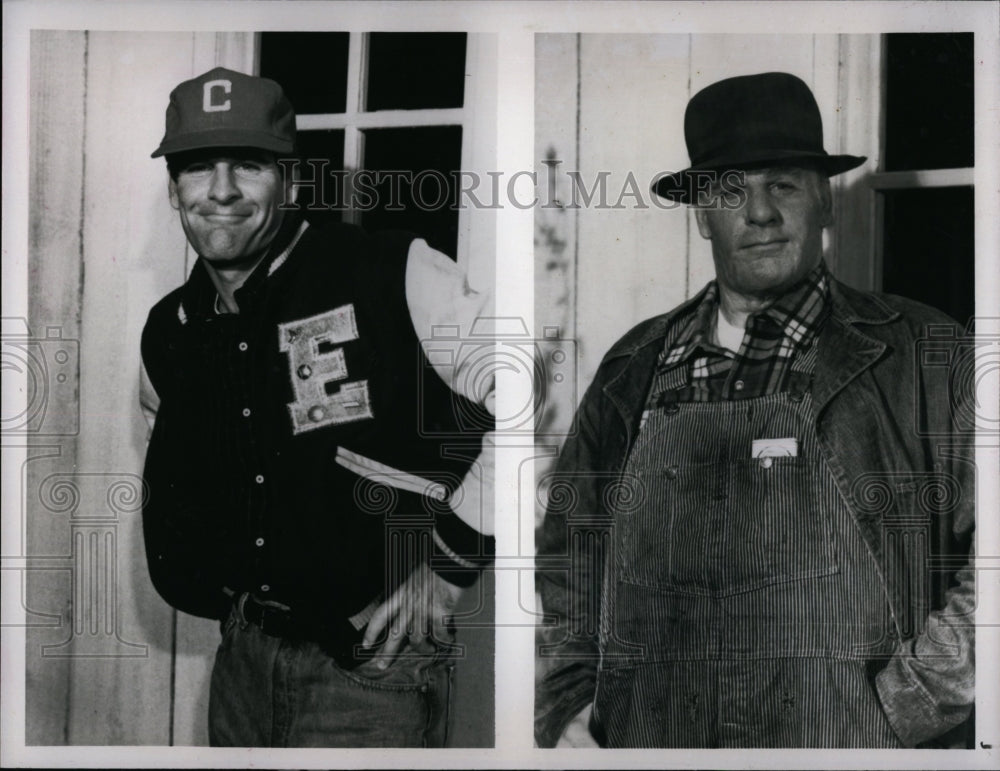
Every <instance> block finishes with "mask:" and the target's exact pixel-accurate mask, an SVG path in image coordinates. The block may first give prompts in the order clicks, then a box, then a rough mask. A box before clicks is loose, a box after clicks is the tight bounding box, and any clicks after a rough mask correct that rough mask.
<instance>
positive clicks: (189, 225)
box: [170, 148, 291, 268]
mask: <svg viewBox="0 0 1000 771" xmlns="http://www.w3.org/2000/svg"><path fill="white" fill-rule="evenodd" d="M173 161H175V162H176V163H175V166H174V168H175V169H176V170H177V175H176V176H177V178H176V179H171V180H170V204H171V206H173V207H174V208H175V209H177V211H178V212H180V215H181V225H182V226H183V228H184V233H185V234H186V235H187V238H188V241H190V242H191V246H193V247H194V249H195V251H197V252H198V254H199V255H201V256H202V257H204V258H205V259H206V260H208V262H209V263H210V264H212V265H214V266H215V267H218V268H224V267H238V266H240V265H243V264H245V263H248V262H252V261H253V260H255V259H257V258H258V257H260V255H261V254H263V252H264V250H265V249H267V247H268V246H269V245H270V243H271V241H272V240H273V239H274V236H275V234H276V233H277V232H278V228H279V227H280V226H281V221H282V215H283V214H284V212H283V211H282V210H280V209H279V208H278V207H279V206H280V205H281V204H282V202H283V201H291V185H290V182H289V183H287V184H286V182H285V181H284V179H283V176H284V175H283V174H282V173H281V171H282V170H281V167H279V166H278V164H277V163H276V162H275V158H274V155H272V154H271V153H268V152H266V151H263V150H253V149H244V148H215V149H209V150H204V151H193V152H191V153H185V154H183V155H181V156H178V157H177V158H176V159H173Z"/></svg>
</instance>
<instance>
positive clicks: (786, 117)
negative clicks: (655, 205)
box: [653, 72, 866, 203]
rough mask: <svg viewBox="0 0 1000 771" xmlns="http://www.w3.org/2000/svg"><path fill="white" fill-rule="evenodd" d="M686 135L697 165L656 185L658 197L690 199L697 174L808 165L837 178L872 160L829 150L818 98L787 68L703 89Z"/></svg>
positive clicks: (691, 106) (690, 109)
mask: <svg viewBox="0 0 1000 771" xmlns="http://www.w3.org/2000/svg"><path fill="white" fill-rule="evenodd" d="M684 139H685V141H686V142H687V149H688V155H689V156H690V158H691V166H690V167H689V168H687V169H685V170H684V171H680V172H677V173H676V174H669V175H665V176H663V177H661V178H660V179H658V180H657V181H656V183H655V184H654V185H653V191H654V192H655V193H656V194H657V195H659V196H661V197H663V198H666V199H668V200H671V201H678V202H680V203H690V201H691V198H692V194H693V190H694V189H696V185H695V184H693V175H692V172H699V171H725V170H728V169H753V168H762V167H765V166H775V165H806V166H811V167H815V168H817V169H819V170H820V171H823V172H825V173H826V174H827V176H832V175H834V174H840V173H841V172H843V171H847V170H848V169H853V168H855V167H857V166H860V165H861V164H862V163H864V162H865V160H866V159H865V158H864V157H863V156H857V155H830V154H829V153H827V152H826V150H824V149H823V122H822V119H821V118H820V114H819V107H818V106H817V105H816V99H815V98H814V97H813V94H812V91H810V90H809V86H807V85H806V84H805V83H804V82H802V80H800V79H799V78H797V77H795V76H794V75H790V74H788V73H787V72H765V73H761V74H759V75H743V76H740V77H736V78H727V79H726V80H720V81H719V82H717V83H713V84H712V85H710V86H707V87H706V88H703V89H702V90H701V91H699V92H698V93H697V94H695V95H694V96H693V97H691V101H690V102H688V106H687V110H686V111H685V112H684Z"/></svg>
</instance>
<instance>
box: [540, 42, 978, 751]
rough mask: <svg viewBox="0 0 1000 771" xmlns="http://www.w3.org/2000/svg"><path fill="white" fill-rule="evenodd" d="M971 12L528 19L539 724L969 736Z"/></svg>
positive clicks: (680, 737)
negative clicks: (678, 27)
mask: <svg viewBox="0 0 1000 771" xmlns="http://www.w3.org/2000/svg"><path fill="white" fill-rule="evenodd" d="M979 34H980V33H979V32H972V31H969V32H941V33H928V32H921V33H895V34H882V35H875V34H841V35H831V34H809V35H806V34H798V35H793V34H773V35H762V34H745V35H740V34H714V35H711V34H710V35H670V34H664V35H642V34H621V35H611V34H576V35H573V34H552V35H539V36H537V37H536V55H535V68H536V69H535V72H536V90H535V116H536V132H537V133H536V143H535V152H536V163H537V167H536V168H537V171H538V174H539V176H540V177H542V178H545V179H546V180H548V182H549V185H550V186H549V188H548V190H547V194H546V196H545V197H544V201H545V203H544V204H543V205H542V206H540V207H539V208H538V209H536V213H535V240H536V253H535V270H536V281H537V284H536V294H535V308H536V312H535V323H536V331H537V332H538V333H539V334H541V333H543V332H544V330H546V329H555V328H562V329H564V330H568V334H567V335H566V339H567V340H571V341H572V346H573V354H574V355H575V356H576V361H577V362H578V365H579V379H578V383H577V388H576V390H575V391H572V392H571V391H570V390H569V389H565V388H563V389H560V388H559V387H558V386H556V385H555V384H553V386H552V389H551V393H552V394H553V395H558V396H559V397H560V398H558V399H553V400H551V401H550V402H548V403H546V405H545V410H546V412H545V413H544V416H543V421H542V425H543V426H544V429H545V432H544V436H543V435H541V434H540V435H539V437H538V442H539V444H540V445H541V444H542V443H543V442H547V443H548V447H549V449H552V448H553V447H555V446H559V447H560V454H559V457H558V461H556V462H553V459H552V458H551V457H546V458H544V459H543V460H542V461H540V464H539V465H540V471H539V479H538V484H539V488H540V490H541V494H540V496H539V498H540V500H542V501H543V502H544V503H545V504H546V505H545V507H544V511H539V523H538V527H539V530H538V541H537V548H538V552H537V560H538V579H537V585H536V588H537V590H538V592H539V595H540V603H541V611H542V613H543V614H544V616H543V618H544V620H543V621H542V623H541V624H540V629H539V646H538V658H537V666H538V671H537V673H536V676H537V678H538V680H537V687H536V691H535V716H536V725H535V736H536V740H537V742H538V744H539V745H540V746H542V747H595V748H596V747H610V748H629V747H632V748H637V747H647V748H656V747H660V748H694V749H698V748H704V749H710V748H751V747H754V748H756V747H761V748H805V747H811V748H816V747H826V748H835V747H836V748H840V747H843V748H872V749H874V748H913V747H935V748H961V749H971V748H973V747H975V746H976V744H975V737H976V720H975V697H976V685H977V678H976V673H975V658H976V657H975V645H976V643H975V628H976V620H975V610H976V606H977V600H976V591H975V584H976V581H975V578H976V576H975V564H976V563H975V559H976V558H975V549H974V542H975V524H976V512H977V506H976V483H975V480H976V473H977V465H976V429H977V427H986V426H990V425H994V424H993V423H991V421H995V419H996V414H997V413H996V410H995V405H990V404H989V403H988V402H985V401H982V402H981V401H980V399H981V397H982V396H984V395H985V392H984V391H980V392H977V391H976V387H977V385H976V384H978V383H979V379H980V378H982V377H983V376H984V375H985V371H984V370H985V369H987V368H990V367H993V368H995V367H996V350H995V348H993V347H992V346H991V345H990V344H989V343H988V341H986V340H984V341H982V342H980V340H979V339H978V338H977V332H978V330H977V319H976V315H975V310H976V305H975V281H976V278H977V276H976V248H975V235H976V230H975V208H974V196H975V194H976V190H975V171H976V168H977V162H978V160H979V159H978V158H977V156H976V152H975V147H976V146H975V141H974V126H975V121H974V118H975V89H974V80H975V72H976V67H975V64H974V50H975V45H974V38H975V37H976V36H978V35H979ZM568 349H569V344H568V343H567V342H566V340H563V339H555V338H554V339H552V340H551V341H550V342H548V343H547V350H549V351H550V352H551V355H553V356H555V355H564V354H565V352H566V351H567V350H568ZM977 369H978V371H977ZM574 399H575V400H577V401H576V403H574ZM991 410H992V412H991ZM978 470H979V471H980V472H982V471H984V469H978ZM993 471H995V469H990V472H991V473H992V472H993ZM987 510H988V509H987ZM979 511H980V513H982V512H983V509H982V508H980V509H979ZM986 682H987V684H992V683H990V681H989V680H987V681H986ZM987 687H989V685H987Z"/></svg>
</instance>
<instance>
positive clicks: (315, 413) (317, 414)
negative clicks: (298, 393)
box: [309, 404, 326, 423]
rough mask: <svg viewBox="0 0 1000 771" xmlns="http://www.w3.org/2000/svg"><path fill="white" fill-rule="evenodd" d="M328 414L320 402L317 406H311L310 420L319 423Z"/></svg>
mask: <svg viewBox="0 0 1000 771" xmlns="http://www.w3.org/2000/svg"><path fill="white" fill-rule="evenodd" d="M325 416H326V410H324V409H323V408H322V407H320V406H319V405H318V404H317V405H316V406H315V407H310V408H309V420H311V421H312V422H313V423H319V422H320V421H321V420H322V419H323V418H324V417H325Z"/></svg>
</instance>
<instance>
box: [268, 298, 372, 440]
mask: <svg viewBox="0 0 1000 771" xmlns="http://www.w3.org/2000/svg"><path fill="white" fill-rule="evenodd" d="M357 339H358V324H357V320H356V319H355V317H354V305H352V304H348V305H342V306H340V307H339V308H334V309H333V310H332V311H327V312H326V313H320V314H318V315H316V316H310V317H309V318H305V319H298V320H296V321H286V322H284V323H283V324H279V325H278V350H280V351H282V352H287V353H288V369H289V377H290V379H291V382H292V390H293V391H294V393H295V401H293V402H291V403H290V404H289V405H288V412H289V414H290V415H291V418H292V431H293V433H296V434H301V433H303V432H304V431H312V430H313V429H315V428H322V427H323V426H330V425H337V424H340V423H350V422H351V421H355V420H364V419H365V418H372V417H375V415H374V413H373V412H372V405H371V399H370V397H369V394H368V381H367V380H357V381H355V382H353V383H351V382H344V381H346V380H347V378H348V372H347V361H346V359H345V358H344V348H343V346H341V345H340V343H346V342H348V341H350V340H357Z"/></svg>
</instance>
